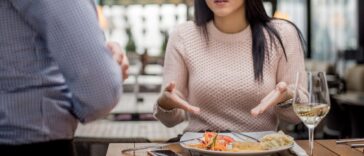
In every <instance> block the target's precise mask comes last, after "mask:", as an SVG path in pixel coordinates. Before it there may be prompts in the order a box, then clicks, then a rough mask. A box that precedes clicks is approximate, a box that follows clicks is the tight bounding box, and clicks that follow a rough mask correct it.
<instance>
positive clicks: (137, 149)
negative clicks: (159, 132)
mask: <svg viewBox="0 0 364 156" xmlns="http://www.w3.org/2000/svg"><path fill="white" fill-rule="evenodd" d="M200 138H201V137H198V138H193V139H187V140H182V141H179V142H173V143H167V144H162V145H150V146H143V147H137V148H128V149H124V150H122V151H121V153H126V152H131V151H139V150H145V149H149V148H154V149H161V148H164V147H167V146H170V145H175V144H180V143H185V142H189V141H193V140H198V139H200Z"/></svg>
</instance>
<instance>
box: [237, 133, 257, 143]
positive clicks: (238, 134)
mask: <svg viewBox="0 0 364 156" xmlns="http://www.w3.org/2000/svg"><path fill="white" fill-rule="evenodd" d="M231 134H232V135H234V136H235V137H237V138H239V139H242V140H247V139H246V138H249V139H250V140H253V141H255V142H260V140H259V139H257V138H254V137H252V136H249V135H246V134H244V133H237V132H231ZM242 137H245V138H242Z"/></svg>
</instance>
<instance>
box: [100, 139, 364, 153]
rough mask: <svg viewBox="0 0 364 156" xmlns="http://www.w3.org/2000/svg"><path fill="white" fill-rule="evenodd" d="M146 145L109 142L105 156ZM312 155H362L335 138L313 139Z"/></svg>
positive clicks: (304, 144) (360, 150) (175, 147)
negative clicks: (337, 142)
mask: <svg viewBox="0 0 364 156" xmlns="http://www.w3.org/2000/svg"><path fill="white" fill-rule="evenodd" d="M296 142H297V144H299V145H300V146H301V147H302V148H303V149H305V150H306V151H308V150H309V146H308V141H306V140H305V141H300V140H299V141H296ZM146 145H156V144H133V143H127V144H110V145H109V148H108V151H107V154H106V156H133V155H136V156H139V155H140V156H144V155H147V151H148V150H142V151H137V152H135V153H133V152H130V153H126V154H121V150H123V149H127V148H135V147H143V146H146ZM166 149H171V150H173V151H175V152H177V153H179V154H181V155H182V156H190V154H189V152H187V151H183V149H182V148H181V146H179V145H172V146H168V147H167V148H166ZM277 155H280V156H293V155H294V154H292V153H290V152H288V151H285V152H282V153H279V154H277ZM314 155H315V156H338V155H342V156H363V155H364V153H363V148H357V149H354V148H351V147H350V145H349V144H339V145H337V144H336V143H335V140H317V141H315V147H314Z"/></svg>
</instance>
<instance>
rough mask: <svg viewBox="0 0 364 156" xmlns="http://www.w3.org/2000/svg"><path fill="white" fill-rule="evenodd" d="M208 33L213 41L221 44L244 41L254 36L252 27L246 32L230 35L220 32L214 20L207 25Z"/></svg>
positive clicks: (248, 27)
mask: <svg viewBox="0 0 364 156" xmlns="http://www.w3.org/2000/svg"><path fill="white" fill-rule="evenodd" d="M207 31H208V33H209V36H211V38H212V39H214V40H217V41H220V42H230V43H231V42H241V41H244V40H245V39H247V38H249V37H250V36H251V35H252V34H251V28H250V25H248V26H247V27H246V28H245V29H244V30H242V31H240V32H238V33H232V34H229V33H224V32H222V31H220V30H219V29H218V28H217V27H216V25H215V24H214V22H213V21H212V20H211V21H210V22H209V23H208V24H207Z"/></svg>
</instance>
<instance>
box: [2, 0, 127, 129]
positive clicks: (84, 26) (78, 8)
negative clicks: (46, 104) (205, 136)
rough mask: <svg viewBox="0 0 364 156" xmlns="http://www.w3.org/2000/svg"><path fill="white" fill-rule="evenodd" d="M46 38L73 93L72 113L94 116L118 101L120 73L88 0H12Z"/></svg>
mask: <svg viewBox="0 0 364 156" xmlns="http://www.w3.org/2000/svg"><path fill="white" fill-rule="evenodd" d="M9 2H11V3H12V5H13V7H14V8H15V9H16V10H17V11H18V12H19V14H21V15H22V16H23V17H24V19H25V20H26V22H28V23H29V24H30V25H31V27H33V28H34V29H35V30H36V31H37V32H38V33H39V34H40V35H41V36H42V38H43V39H44V40H45V41H46V46H47V47H46V48H47V49H48V51H49V52H50V55H51V56H52V58H54V59H55V61H56V62H57V63H58V65H59V67H60V70H61V72H62V74H63V75H64V77H65V79H66V83H67V85H68V87H69V89H70V91H71V93H72V104H73V111H74V112H73V113H74V114H75V115H76V116H77V117H78V118H79V120H80V121H81V122H87V121H92V120H95V119H96V118H99V117H101V116H103V115H106V114H107V113H109V111H110V110H111V109H112V108H113V107H114V106H115V104H116V103H117V101H118V99H119V96H120V94H121V82H122V78H121V73H120V68H119V67H118V65H117V63H116V62H115V61H114V60H113V59H112V56H111V54H110V53H109V51H108V49H107V47H106V45H105V44H106V43H105V41H104V37H103V34H102V32H101V30H100V28H99V26H98V22H97V17H96V16H97V15H96V13H95V10H94V8H93V6H92V5H91V3H90V1H88V0H61V1H60V0H31V1H30V0H10V1H9Z"/></svg>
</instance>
